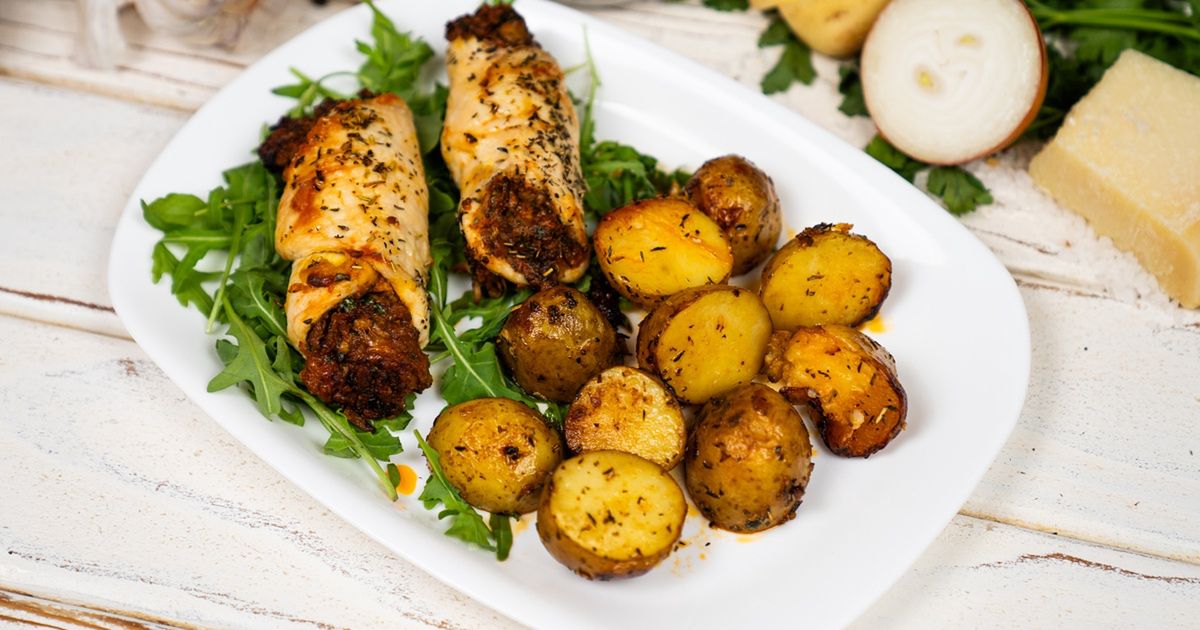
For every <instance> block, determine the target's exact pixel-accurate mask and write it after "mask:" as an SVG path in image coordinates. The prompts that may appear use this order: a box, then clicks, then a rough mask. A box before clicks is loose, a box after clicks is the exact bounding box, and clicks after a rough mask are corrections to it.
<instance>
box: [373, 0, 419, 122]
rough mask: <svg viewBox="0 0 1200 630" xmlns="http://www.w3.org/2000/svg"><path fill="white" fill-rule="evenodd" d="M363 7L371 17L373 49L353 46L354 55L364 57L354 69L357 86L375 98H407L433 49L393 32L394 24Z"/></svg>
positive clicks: (375, 10)
mask: <svg viewBox="0 0 1200 630" xmlns="http://www.w3.org/2000/svg"><path fill="white" fill-rule="evenodd" d="M367 6H369V7H371V13H372V14H373V15H374V18H373V19H372V21H371V38H372V40H373V43H374V45H373V46H372V45H371V44H368V43H366V42H363V41H355V42H354V44H355V47H356V48H357V49H358V52H360V53H362V55H363V56H364V57H366V59H365V60H364V61H363V63H362V65H361V66H359V68H358V73H357V76H358V82H359V84H361V85H362V87H363V88H364V89H367V90H370V91H371V92H374V93H376V94H382V93H384V92H397V93H400V94H401V95H402V96H407V95H408V93H410V92H411V91H412V88H413V85H414V84H415V83H416V81H417V79H418V78H420V74H421V69H422V68H423V67H424V66H425V62H426V61H429V60H430V59H431V58H432V57H433V48H431V47H430V46H429V44H427V43H425V42H424V41H423V40H420V39H416V38H414V37H412V35H410V34H408V33H401V32H399V31H398V30H396V25H395V23H393V22H392V20H391V19H389V18H388V17H387V16H386V15H384V14H383V12H382V11H380V10H379V8H378V7H376V6H375V3H374V2H372V1H371V0H367ZM406 100H407V99H406Z"/></svg>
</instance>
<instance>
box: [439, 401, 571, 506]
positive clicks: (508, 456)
mask: <svg viewBox="0 0 1200 630" xmlns="http://www.w3.org/2000/svg"><path fill="white" fill-rule="evenodd" d="M426 441H428V442H429V445H430V446H431V447H433V450H435V451H437V452H438V456H439V458H440V459H441V463H442V470H443V471H444V472H445V473H446V478H447V479H448V480H449V481H450V483H451V485H453V486H454V488H455V489H456V490H458V493H459V495H461V496H462V498H463V500H465V501H466V502H467V503H470V504H471V505H473V506H475V507H477V508H479V509H481V510H486V511H488V512H495V513H500V514H525V513H528V512H532V511H534V510H536V509H537V506H538V501H539V500H540V499H541V493H542V487H543V486H544V485H545V483H546V480H547V479H548V478H549V477H550V474H551V473H552V472H553V471H554V469H555V467H556V466H558V464H559V462H561V461H562V458H563V444H562V438H560V437H559V435H558V432H557V431H555V430H554V429H551V428H550V426H549V425H547V424H546V421H545V420H544V419H543V418H542V416H541V414H539V413H538V412H536V411H534V410H533V409H531V408H529V407H528V406H526V405H524V404H522V403H519V402H517V401H515V400H509V399H507V398H479V399H476V400H470V401H467V402H464V403H459V404H457V405H452V406H450V407H447V408H446V409H444V410H443V411H442V413H440V414H438V417H437V419H436V420H434V421H433V428H432V429H431V430H430V431H429V435H428V436H426Z"/></svg>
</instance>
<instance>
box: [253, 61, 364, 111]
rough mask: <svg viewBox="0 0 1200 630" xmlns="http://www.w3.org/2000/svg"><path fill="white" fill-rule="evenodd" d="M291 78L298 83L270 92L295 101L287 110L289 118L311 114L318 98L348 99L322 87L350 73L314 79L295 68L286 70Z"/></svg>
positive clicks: (336, 73)
mask: <svg viewBox="0 0 1200 630" xmlns="http://www.w3.org/2000/svg"><path fill="white" fill-rule="evenodd" d="M288 71H289V72H291V73H292V76H294V77H296V79H298V81H297V82H296V83H292V84H289V85H281V86H279V87H277V88H274V89H272V90H271V93H272V94H278V95H279V96H286V97H288V98H294V99H296V105H295V106H294V107H292V108H291V109H289V110H288V113H287V114H288V116H289V117H291V118H302V117H304V116H307V115H308V114H309V113H310V112H312V109H313V106H314V105H316V104H317V100H318V98H331V99H334V100H339V101H340V100H344V99H347V98H350V97H349V96H348V95H346V94H342V93H340V92H335V91H334V90H331V89H329V88H327V87H325V86H324V85H323V83H324V82H325V81H326V80H328V79H332V78H333V77H338V76H345V75H349V74H352V73H350V72H331V73H329V74H327V75H325V76H323V77H320V78H318V79H314V78H312V77H310V76H308V75H306V74H304V73H303V72H301V71H299V70H297V69H296V68H288Z"/></svg>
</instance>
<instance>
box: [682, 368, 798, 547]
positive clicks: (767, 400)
mask: <svg viewBox="0 0 1200 630" xmlns="http://www.w3.org/2000/svg"><path fill="white" fill-rule="evenodd" d="M812 467H813V464H812V443H811V442H809V439H808V429H806V428H805V427H804V420H803V419H801V418H800V414H799V413H796V409H795V408H794V407H792V405H791V404H790V403H789V402H788V401H786V400H784V398H783V396H780V395H779V394H778V393H776V392H775V390H773V389H771V388H770V387H767V386H766V385H760V384H758V383H750V384H747V385H742V386H741V387H739V388H737V389H735V390H733V391H731V392H729V393H728V394H725V395H724V396H719V397H717V398H714V399H712V400H710V401H709V402H708V404H707V405H705V406H704V409H702V410H701V411H700V420H699V423H698V424H697V425H696V428H695V430H694V431H692V435H691V437H690V438H689V439H688V448H687V458H686V459H685V461H684V474H685V475H686V479H687V482H686V485H687V489H688V494H690V495H691V497H692V501H694V502H695V503H696V507H697V508H699V509H700V513H701V514H703V515H704V516H705V518H707V519H708V520H709V521H711V522H712V524H713V525H714V526H716V527H720V528H721V529H727V530H730V531H734V532H756V531H761V530H764V529H769V528H771V527H774V526H776V525H779V524H781V523H786V522H787V521H789V520H791V519H792V517H793V516H794V515H795V513H796V508H797V507H799V506H800V498H801V497H802V496H804V488H805V487H806V486H807V485H808V478H809V475H810V474H811V473H812Z"/></svg>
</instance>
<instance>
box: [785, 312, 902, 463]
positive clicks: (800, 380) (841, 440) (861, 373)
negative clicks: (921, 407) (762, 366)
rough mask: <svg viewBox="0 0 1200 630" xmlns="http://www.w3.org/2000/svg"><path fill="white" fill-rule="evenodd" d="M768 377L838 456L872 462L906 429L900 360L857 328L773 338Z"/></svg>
mask: <svg viewBox="0 0 1200 630" xmlns="http://www.w3.org/2000/svg"><path fill="white" fill-rule="evenodd" d="M766 373H767V378H769V379H770V380H771V382H773V383H780V384H781V385H782V386H783V387H782V388H781V389H780V390H779V392H780V393H781V394H783V396H784V397H785V398H787V399H788V400H790V401H791V402H793V403H795V404H797V405H807V406H808V407H809V409H810V410H811V411H812V413H813V416H814V419H815V420H816V423H817V431H818V432H819V433H820V434H821V439H822V440H823V441H824V442H825V446H828V447H829V450H831V451H833V452H834V453H836V454H838V455H843V456H846V457H869V456H870V455H871V454H872V453H875V452H877V451H879V449H881V448H883V447H885V446H887V445H888V443H889V442H891V441H892V439H893V438H895V437H896V436H897V435H899V434H900V431H901V430H903V429H904V424H905V417H906V416H907V414H908V397H907V396H906V395H905V393H904V388H903V387H902V386H901V385H900V379H899V377H898V376H897V374H896V360H895V359H893V358H892V355H891V354H889V353H888V351H887V350H885V349H884V348H883V346H881V345H879V343H877V342H876V341H874V340H872V339H871V338H870V337H867V336H866V335H864V334H862V333H861V332H859V331H857V330H855V329H853V328H848V327H846V326H835V325H829V326H815V327H804V328H799V329H797V330H796V331H795V332H793V333H787V332H778V333H775V336H774V337H773V338H772V339H771V347H770V349H769V350H768V352H767V360H766Z"/></svg>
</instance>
